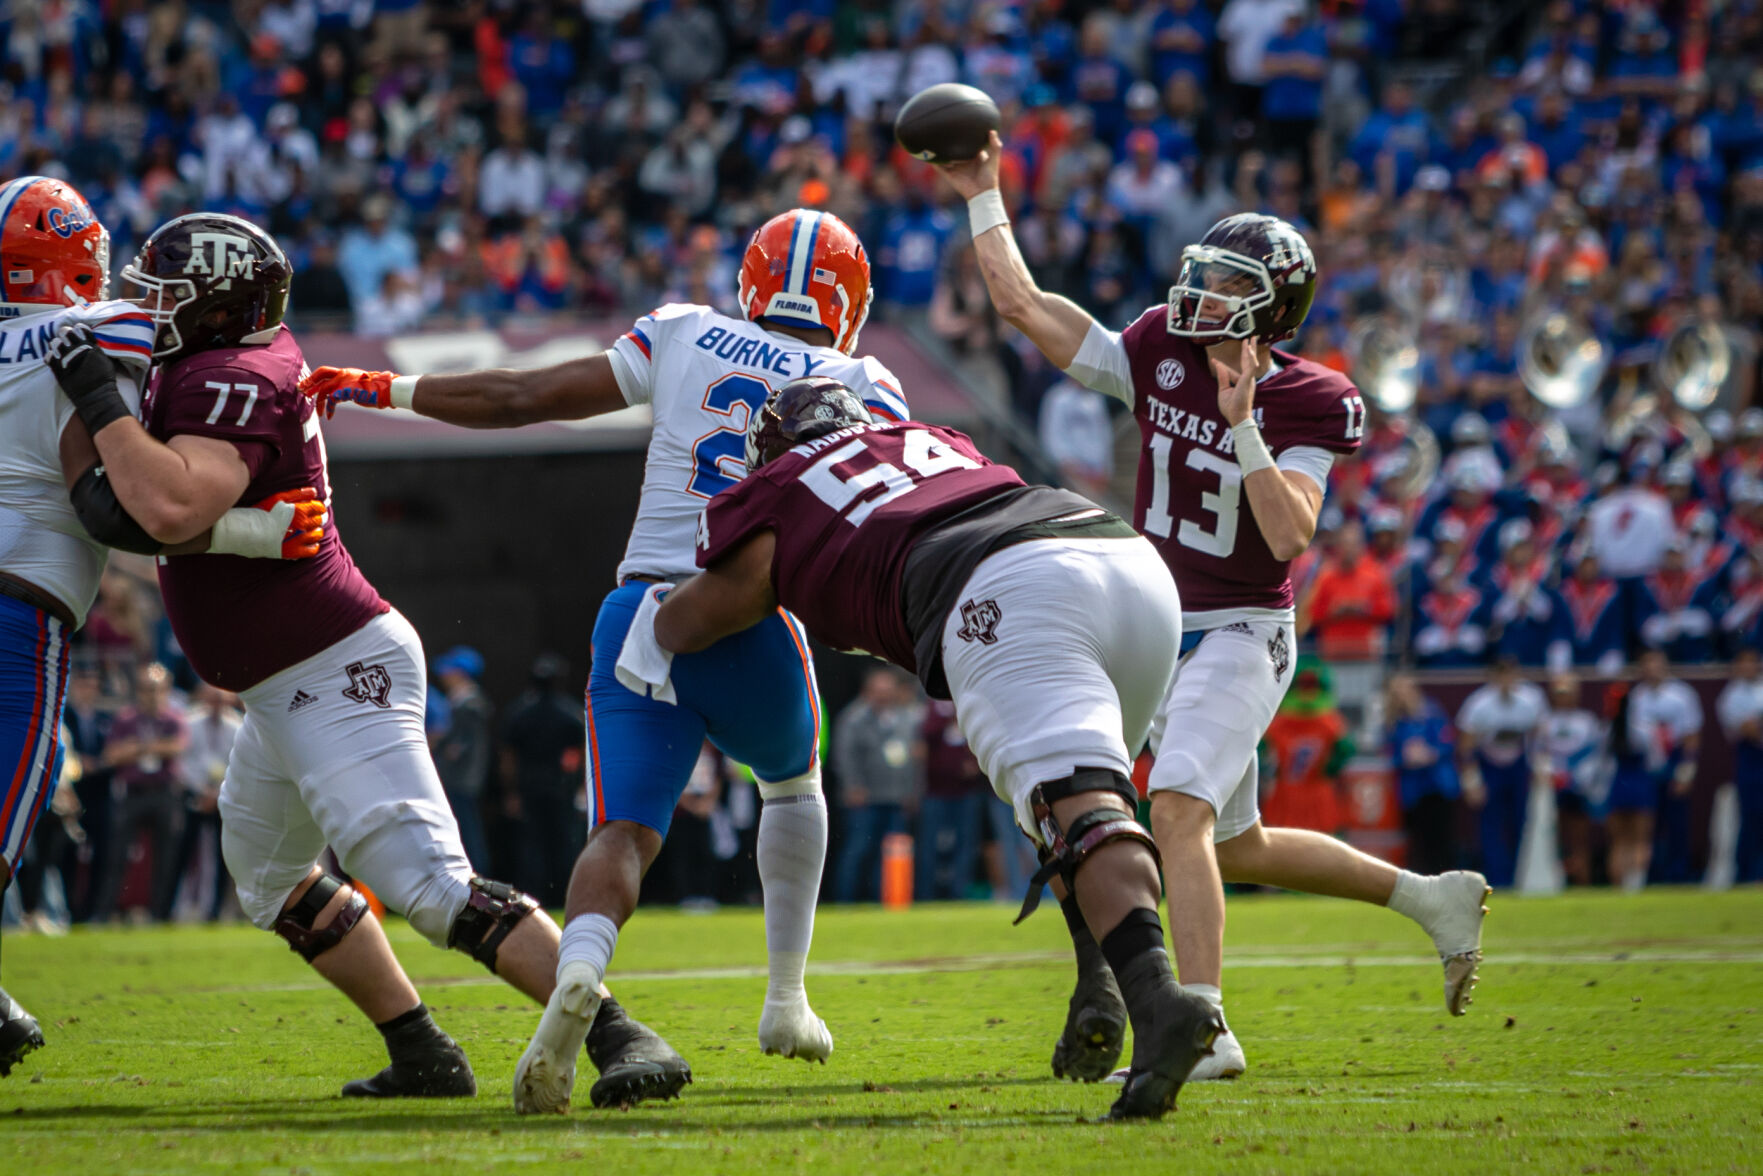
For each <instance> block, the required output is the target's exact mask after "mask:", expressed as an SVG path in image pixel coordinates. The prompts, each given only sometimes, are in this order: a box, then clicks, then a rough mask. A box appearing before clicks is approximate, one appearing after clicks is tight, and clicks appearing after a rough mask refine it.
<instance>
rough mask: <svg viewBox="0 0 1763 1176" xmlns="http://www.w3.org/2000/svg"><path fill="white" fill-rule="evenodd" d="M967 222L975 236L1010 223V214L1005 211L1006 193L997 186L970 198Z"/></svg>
mask: <svg viewBox="0 0 1763 1176" xmlns="http://www.w3.org/2000/svg"><path fill="white" fill-rule="evenodd" d="M967 223H968V229H969V231H970V232H971V233H972V234H973V235H974V236H975V237H978V236H979V235H980V234H981V233H989V232H991V231H992V230H993V229H995V228H997V227H998V226H999V225H1007V224H1009V223H1010V214H1009V213H1008V212H1005V211H1004V194H1003V193H1002V192H1000V191H998V189H996V188H987V189H986V190H985V191H984V192H981V193H980V194H979V195H978V196H975V197H974V198H973V199H971V200H969V201H968V202H967Z"/></svg>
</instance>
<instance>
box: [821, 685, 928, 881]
mask: <svg viewBox="0 0 1763 1176" xmlns="http://www.w3.org/2000/svg"><path fill="white" fill-rule="evenodd" d="M922 715H923V708H922V706H921V704H920V703H919V701H918V691H917V687H916V685H915V684H914V683H913V682H912V680H911V679H910V678H908V677H906V675H905V674H904V673H902V672H901V671H899V670H896V669H894V668H893V667H891V666H882V667H878V668H876V669H873V670H871V671H869V673H868V674H867V675H866V676H865V677H864V679H863V691H862V693H861V694H859V695H858V696H857V697H856V698H854V699H852V701H851V702H850V704H849V705H848V706H846V707H845V709H844V710H842V711H840V712H839V717H838V718H837V719H836V720H835V721H834V723H833V746H832V762H833V768H834V770H835V771H836V772H837V773H838V777H839V805H840V808H841V809H842V810H843V812H844V827H843V830H842V833H843V837H842V839H841V842H842V843H841V845H840V847H839V856H838V865H837V867H836V869H835V871H834V875H833V897H834V898H835V899H837V900H838V901H839V902H862V901H874V900H875V899H877V898H879V897H880V893H881V892H880V886H881V843H882V838H883V837H885V836H887V835H888V834H889V833H904V832H906V831H907V828H906V826H907V812H908V809H910V808H913V807H915V806H916V805H917V801H918V772H919V767H918V763H917V762H916V761H915V760H914V758H913V755H912V752H913V748H914V745H915V744H916V742H917V738H918V724H919V722H920V720H921V718H922Z"/></svg>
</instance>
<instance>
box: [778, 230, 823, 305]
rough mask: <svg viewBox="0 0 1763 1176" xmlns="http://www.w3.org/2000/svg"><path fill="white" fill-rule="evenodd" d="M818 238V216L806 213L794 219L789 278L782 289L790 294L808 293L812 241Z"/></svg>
mask: <svg viewBox="0 0 1763 1176" xmlns="http://www.w3.org/2000/svg"><path fill="white" fill-rule="evenodd" d="M819 236H820V214H819V213H818V212H811V213H808V214H807V215H806V216H801V217H798V218H796V231H795V232H794V233H792V234H791V235H790V276H789V280H788V281H787V282H785V284H784V289H785V290H788V291H789V292H790V293H791V294H806V293H807V292H808V274H809V271H810V269H811V268H812V267H811V266H810V265H809V262H810V261H811V260H812V259H813V257H814V241H815V238H817V237H819Z"/></svg>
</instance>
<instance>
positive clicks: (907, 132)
mask: <svg viewBox="0 0 1763 1176" xmlns="http://www.w3.org/2000/svg"><path fill="white" fill-rule="evenodd" d="M1000 125H1001V122H1000V119H999V117H998V104H997V103H996V102H993V101H992V100H991V98H990V97H988V96H987V94H986V92H985V91H984V90H976V89H974V88H973V87H972V86H963V85H961V84H959V83H958V82H944V83H943V84H942V85H939V86H931V87H930V88H929V89H925V90H920V91H919V92H918V93H916V94H914V95H913V96H912V97H911V98H909V99H907V101H906V105H904V106H902V107H901V108H900V114H899V117H897V118H895V119H894V138H895V139H896V140H898V141H899V144H900V146H902V147H904V148H905V149H906V151H907V153H908V154H910V155H912V156H913V157H914V158H916V159H922V160H924V161H925V162H926V163H960V162H961V161H962V160H966V159H972V158H973V157H974V156H976V155H978V154H979V153H980V152H981V151H983V150H984V149H985V145H986V142H987V140H988V138H989V137H990V135H991V133H992V132H993V131H995V130H997V129H998V127H999V126H1000Z"/></svg>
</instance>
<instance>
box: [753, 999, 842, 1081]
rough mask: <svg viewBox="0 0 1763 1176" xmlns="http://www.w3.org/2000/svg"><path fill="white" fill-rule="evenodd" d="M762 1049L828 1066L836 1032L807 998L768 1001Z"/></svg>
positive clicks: (762, 1019)
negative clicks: (817, 1012) (811, 1006)
mask: <svg viewBox="0 0 1763 1176" xmlns="http://www.w3.org/2000/svg"><path fill="white" fill-rule="evenodd" d="M759 1048H760V1049H762V1050H764V1051H765V1053H766V1055H767V1056H781V1057H786V1058H801V1059H802V1060H803V1061H805V1062H819V1063H820V1064H821V1065H823V1066H824V1065H825V1064H826V1059H827V1058H828V1057H830V1056H832V1052H833V1035H832V1031H831V1030H830V1029H828V1028H827V1027H826V1022H825V1021H823V1020H821V1019H820V1018H819V1017H817V1016H815V1015H814V1010H813V1009H811V1008H809V1007H808V998H807V997H805V996H803V997H797V998H796V999H795V1000H793V1001H791V1002H789V1003H787V1004H773V1003H771V1002H770V1001H766V1002H765V1011H764V1012H762V1013H760V1014H759Z"/></svg>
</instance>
